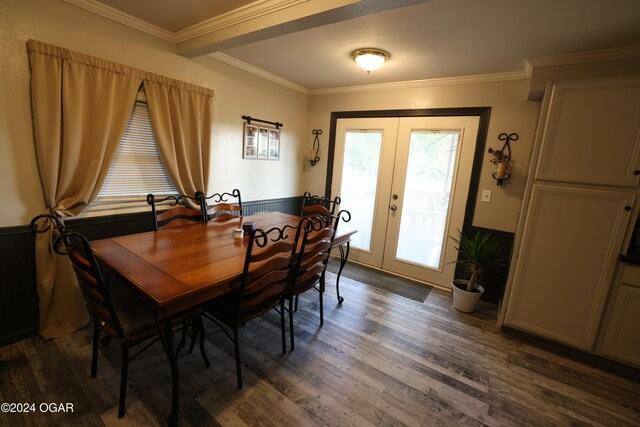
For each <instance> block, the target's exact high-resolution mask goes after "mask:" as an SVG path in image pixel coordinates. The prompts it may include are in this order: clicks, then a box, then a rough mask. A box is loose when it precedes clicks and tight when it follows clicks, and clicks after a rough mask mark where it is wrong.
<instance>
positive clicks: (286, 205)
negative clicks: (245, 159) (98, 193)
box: [0, 197, 302, 346]
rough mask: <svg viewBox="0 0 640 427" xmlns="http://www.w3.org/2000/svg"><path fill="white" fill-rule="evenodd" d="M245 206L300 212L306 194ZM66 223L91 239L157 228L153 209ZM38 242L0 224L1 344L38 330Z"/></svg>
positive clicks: (27, 232) (250, 211)
mask: <svg viewBox="0 0 640 427" xmlns="http://www.w3.org/2000/svg"><path fill="white" fill-rule="evenodd" d="M242 208H243V211H244V214H245V215H254V214H257V213H264V212H274V211H279V212H286V213H290V214H293V215H298V214H299V213H300V211H301V210H302V197H289V198H282V199H272V200H260V201H253V202H243V203H242ZM66 225H67V227H68V228H69V229H73V230H75V231H78V232H80V233H82V234H84V235H85V236H87V238H88V239H90V240H93V239H104V238H107V237H114V236H122V235H125V234H132V233H141V232H144V231H150V230H152V229H153V224H152V221H151V214H150V213H149V212H140V213H134V214H123V215H113V216H108V217H94V218H80V219H68V220H66ZM34 245H35V234H34V233H33V232H32V231H31V228H29V226H28V225H23V226H17V227H6V228H0V271H1V272H2V284H1V285H0V346H3V345H6V344H9V343H12V342H16V341H19V340H21V339H23V338H27V337H30V336H34V335H36V334H37V333H38V293H37V291H36V273H35V249H34Z"/></svg>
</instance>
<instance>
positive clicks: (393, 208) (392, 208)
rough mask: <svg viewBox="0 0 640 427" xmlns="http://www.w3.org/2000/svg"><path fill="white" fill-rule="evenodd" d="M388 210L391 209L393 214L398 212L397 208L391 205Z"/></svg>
mask: <svg viewBox="0 0 640 427" xmlns="http://www.w3.org/2000/svg"><path fill="white" fill-rule="evenodd" d="M389 209H391V210H392V211H393V212H395V211H396V210H398V207H397V206H396V205H391V207H390V208H389Z"/></svg>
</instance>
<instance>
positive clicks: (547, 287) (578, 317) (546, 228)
mask: <svg viewBox="0 0 640 427" xmlns="http://www.w3.org/2000/svg"><path fill="white" fill-rule="evenodd" d="M633 197H634V195H633V194H632V193H629V192H624V191H611V190H594V189H588V188H575V187H565V186H552V185H534V186H533V191H532V196H531V203H530V204H529V210H528V212H527V221H526V224H525V228H524V232H523V235H524V239H523V241H522V244H521V246H520V249H519V251H518V254H517V263H516V264H517V267H516V268H515V270H514V271H513V283H514V284H515V285H514V288H513V290H512V294H511V298H510V302H509V310H508V312H507V323H508V324H509V325H511V326H514V327H517V328H520V329H524V330H528V331H530V332H534V333H536V334H537V335H542V336H545V337H548V338H551V339H554V340H556V341H560V342H564V343H567V344H571V345H572V346H575V347H578V348H582V349H585V350H591V349H592V347H593V343H594V342H595V337H596V334H597V332H598V327H599V325H600V318H601V315H602V312H603V309H604V305H605V303H606V299H607V294H608V291H609V286H610V283H611V281H612V279H613V276H614V273H615V267H616V264H617V259H618V255H619V251H618V248H619V247H620V245H621V244H622V239H623V237H624V232H625V230H626V226H627V218H628V217H629V211H627V210H625V207H627V206H630V205H632V203H633Z"/></svg>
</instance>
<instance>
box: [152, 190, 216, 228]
mask: <svg viewBox="0 0 640 427" xmlns="http://www.w3.org/2000/svg"><path fill="white" fill-rule="evenodd" d="M197 194H198V193H196V195H197ZM189 200H191V203H192V204H193V205H194V206H199V204H200V203H199V200H196V198H195V197H189V196H184V195H179V196H176V195H169V196H166V197H164V198H162V199H156V197H155V196H154V195H153V194H147V204H149V205H150V206H151V215H152V218H153V229H154V230H159V229H161V228H169V227H180V226H183V225H188V224H193V223H194V222H202V221H203V219H202V211H201V210H200V209H197V208H196V209H194V208H190V207H189V203H190V202H189ZM162 204H164V205H165V206H168V207H169V209H166V210H164V211H161V212H160V211H159V208H160V207H161V206H162Z"/></svg>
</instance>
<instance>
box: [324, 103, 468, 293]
mask: <svg viewBox="0 0 640 427" xmlns="http://www.w3.org/2000/svg"><path fill="white" fill-rule="evenodd" d="M478 125H479V117H477V116H460V117H459V116H455V117H406V118H404V117H402V118H367V119H362V118H358V119H338V121H337V127H336V129H337V130H336V144H335V155H334V169H333V171H334V172H333V177H332V189H331V192H332V194H336V195H340V196H341V198H342V204H341V205H340V208H341V209H347V210H349V211H350V212H351V216H352V220H351V221H352V222H351V223H350V224H349V226H350V227H353V228H356V229H357V230H358V232H357V233H356V234H355V235H354V236H353V238H352V242H351V248H352V251H351V254H350V258H351V259H353V260H355V261H357V262H360V263H363V264H367V265H370V266H372V267H376V268H381V269H383V270H386V271H390V272H393V273H396V274H400V275H403V276H407V277H413V278H416V279H418V280H420V281H423V282H427V283H430V284H434V285H437V286H440V287H445V288H449V287H450V283H451V280H452V279H453V273H454V270H455V266H454V265H453V264H451V262H452V261H455V259H456V257H457V252H456V250H455V248H454V246H453V242H452V241H451V239H449V238H448V236H457V234H458V231H457V230H460V229H462V225H463V221H464V211H465V206H466V201H467V195H468V192H469V181H470V179H471V170H472V164H473V155H474V151H475V144H476V139H477V134H478Z"/></svg>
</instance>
